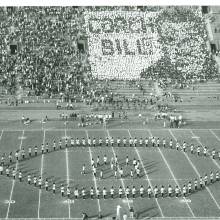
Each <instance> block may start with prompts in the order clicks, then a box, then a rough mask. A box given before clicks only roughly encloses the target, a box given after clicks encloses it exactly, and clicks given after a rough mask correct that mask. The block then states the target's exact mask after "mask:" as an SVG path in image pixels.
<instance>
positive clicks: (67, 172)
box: [65, 129, 71, 218]
mask: <svg viewBox="0 0 220 220" xmlns="http://www.w3.org/2000/svg"><path fill="white" fill-rule="evenodd" d="M65 137H66V129H65ZM65 151H66V176H67V179H66V182H67V186H69V184H70V177H69V156H68V149H67V147H66V150H65ZM68 210H69V218H71V208H70V203H69V202H68Z"/></svg>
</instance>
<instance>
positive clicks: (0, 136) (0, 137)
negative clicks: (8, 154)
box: [0, 130, 4, 140]
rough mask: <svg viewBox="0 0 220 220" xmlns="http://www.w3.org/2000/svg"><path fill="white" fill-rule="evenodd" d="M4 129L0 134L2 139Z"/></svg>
mask: <svg viewBox="0 0 220 220" xmlns="http://www.w3.org/2000/svg"><path fill="white" fill-rule="evenodd" d="M3 132H4V130H2V132H1V135H0V140H1V139H2V135H3Z"/></svg>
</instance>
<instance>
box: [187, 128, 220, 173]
mask: <svg viewBox="0 0 220 220" xmlns="http://www.w3.org/2000/svg"><path fill="white" fill-rule="evenodd" d="M190 132H191V133H192V134H193V135H194V133H193V131H192V130H191V129H190ZM196 141H197V142H198V143H199V144H200V145H201V147H202V148H203V149H204V146H203V144H202V142H201V141H200V140H199V139H196ZM210 158H211V159H212V162H213V163H214V164H215V165H216V166H217V167H218V169H220V165H219V164H218V163H217V162H216V161H215V160H214V159H213V158H212V157H210Z"/></svg>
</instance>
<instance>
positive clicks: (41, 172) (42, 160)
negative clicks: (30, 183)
mask: <svg viewBox="0 0 220 220" xmlns="http://www.w3.org/2000/svg"><path fill="white" fill-rule="evenodd" d="M45 133H46V130H44V135H43V145H44V144H45ZM43 166H44V154H42V156H41V169H40V176H41V178H43V177H42V175H43ZM40 200H41V189H39V199H38V210H37V217H38V219H39V218H40Z"/></svg>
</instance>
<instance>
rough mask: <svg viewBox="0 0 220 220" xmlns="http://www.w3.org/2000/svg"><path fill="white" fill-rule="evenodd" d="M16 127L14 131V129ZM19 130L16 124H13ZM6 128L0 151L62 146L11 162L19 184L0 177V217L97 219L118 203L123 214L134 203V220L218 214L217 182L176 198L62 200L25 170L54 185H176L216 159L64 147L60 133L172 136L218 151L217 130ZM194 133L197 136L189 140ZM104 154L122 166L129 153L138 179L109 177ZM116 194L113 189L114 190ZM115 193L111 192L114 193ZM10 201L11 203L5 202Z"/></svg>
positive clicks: (112, 212)
mask: <svg viewBox="0 0 220 220" xmlns="http://www.w3.org/2000/svg"><path fill="white" fill-rule="evenodd" d="M16 129H17V130H16ZM19 129H20V128H19ZM19 129H18V128H17V127H15V128H14V129H6V130H2V131H0V132H1V133H0V135H1V136H0V154H2V153H4V152H5V153H9V152H11V151H13V152H14V151H15V150H17V149H19V148H23V147H24V148H25V149H26V150H27V149H28V147H29V146H34V145H37V146H40V145H41V144H42V143H47V142H48V143H49V145H50V146H52V143H53V141H54V140H56V141H57V142H58V140H60V139H62V140H63V150H59V151H55V152H51V153H49V154H44V155H43V156H42V155H41V154H40V155H39V156H37V157H33V158H31V159H27V160H23V161H19V162H18V163H17V164H14V165H13V166H14V167H16V166H17V169H18V170H20V169H21V170H22V172H23V173H24V180H23V182H21V183H20V182H19V181H18V180H16V181H13V180H12V178H8V177H6V176H4V175H3V176H0V183H1V184H0V218H73V219H77V218H80V217H81V214H82V212H86V213H87V214H88V216H89V217H91V218H97V215H98V213H99V212H101V214H102V216H103V217H112V216H115V213H116V206H117V205H121V207H122V213H124V212H128V210H129V207H131V206H132V207H134V210H135V213H137V216H138V218H139V219H144V218H157V217H158V218H160V217H161V218H168V217H169V218H174V219H176V218H181V217H182V218H194V217H198V218H203V217H204V218H209V219H210V218H217V217H220V183H219V182H215V183H214V184H211V185H208V187H206V188H205V189H203V190H199V191H198V192H196V193H193V194H191V195H189V196H188V197H187V200H185V199H184V198H183V197H182V196H181V197H179V198H175V197H172V198H168V197H166V198H158V199H157V200H156V199H155V198H151V199H148V198H147V196H145V197H144V198H140V197H139V196H138V197H137V198H135V199H129V200H127V199H126V198H125V197H124V198H122V199H119V198H118V196H117V198H115V199H113V200H112V199H110V198H108V199H106V200H104V199H103V198H100V199H99V200H98V199H94V200H92V199H90V198H87V199H85V200H83V199H82V198H80V199H77V200H74V199H73V198H71V202H67V201H68V200H67V197H61V194H60V190H59V189H57V193H56V194H55V195H54V194H53V193H52V192H51V184H50V186H49V188H50V191H49V192H46V191H45V190H44V189H42V190H39V188H37V187H34V186H33V185H28V184H27V181H26V178H27V174H28V173H31V174H32V175H34V174H35V175H37V176H39V175H40V174H42V176H43V178H46V177H47V178H48V179H49V181H50V183H52V181H56V183H57V187H58V186H59V185H60V184H61V183H63V184H64V185H67V184H68V183H69V185H70V186H71V189H72V191H73V189H74V188H75V187H76V186H77V187H78V188H82V187H83V186H84V187H86V189H87V190H89V189H90V187H91V186H94V187H95V186H99V187H100V188H101V189H102V188H103V187H104V186H105V187H106V188H107V189H108V190H109V189H110V187H111V186H112V185H113V186H114V187H115V188H117V187H118V186H120V185H121V186H125V187H126V186H129V187H130V188H131V187H132V186H133V185H135V186H136V187H137V189H139V187H140V185H144V187H145V188H146V187H147V186H148V185H149V184H150V185H152V186H155V185H158V186H161V185H162V184H163V185H165V186H166V187H167V185H168V184H171V185H172V186H173V187H174V186H175V185H177V184H178V185H180V186H181V187H182V186H183V184H184V183H185V184H186V183H188V181H189V180H194V179H195V178H196V177H198V176H199V175H202V176H204V174H205V173H208V174H209V173H210V171H211V170H212V171H213V172H216V171H217V170H220V169H219V168H220V161H219V160H212V159H211V158H210V157H207V158H205V157H203V156H197V155H191V154H190V153H189V152H188V153H184V152H182V151H176V150H175V149H169V148H165V149H164V148H162V147H160V148H158V147H155V148H153V147H151V146H149V147H139V146H137V147H116V146H115V147H104V146H103V147H90V148H89V147H88V146H87V147H72V148H71V147H68V148H67V149H66V148H65V147H64V138H65V137H74V138H76V137H79V138H80V139H81V138H82V137H84V138H85V139H87V137H88V136H90V137H96V138H97V139H98V138H99V137H102V138H103V139H104V138H105V137H106V136H113V137H114V139H116V138H117V137H121V138H122V137H127V138H129V137H130V136H132V137H137V138H140V137H143V138H145V137H150V136H155V137H160V139H161V140H162V138H166V140H167V142H168V141H169V140H170V139H171V138H172V139H173V140H174V146H175V140H176V139H177V140H178V141H179V142H181V143H182V142H183V141H184V140H185V141H186V142H187V143H194V144H195V145H198V144H201V143H202V144H204V145H206V146H208V147H210V148H211V149H212V148H213V147H215V148H216V149H217V150H220V129H212V130H211V129H193V130H191V129H171V130H170V129H150V130H149V129H132V128H131V129H107V130H106V129H87V130H86V129H70V128H67V129H65V128H60V129H53V128H47V129H31V128H28V127H26V128H25V130H23V129H24V128H22V129H20V130H19ZM195 137H197V138H195ZM104 154H106V155H107V157H108V160H110V158H111V157H114V155H118V159H119V164H120V165H121V166H123V164H124V163H125V158H126V156H127V155H128V156H129V158H130V159H133V158H134V157H135V158H136V159H139V160H140V161H141V169H142V170H141V178H139V179H137V178H135V179H131V178H130V176H129V175H126V176H125V177H124V178H123V179H120V178H119V177H118V178H117V179H115V178H114V176H113V172H112V171H111V170H110V165H104V164H103V159H102V158H103V156H104ZM98 155H99V156H100V159H101V163H102V165H101V167H102V169H103V170H104V179H102V180H99V179H98V178H97V179H94V177H93V175H92V172H91V158H92V157H93V158H94V160H95V161H96V158H97V156H98ZM84 163H85V164H86V168H87V174H86V175H81V169H82V165H83V164H84ZM124 170H125V173H126V174H129V170H130V166H128V167H126V168H125V169H124ZM116 192H117V191H116ZM116 194H117V193H116ZM8 201H11V202H8Z"/></svg>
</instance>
